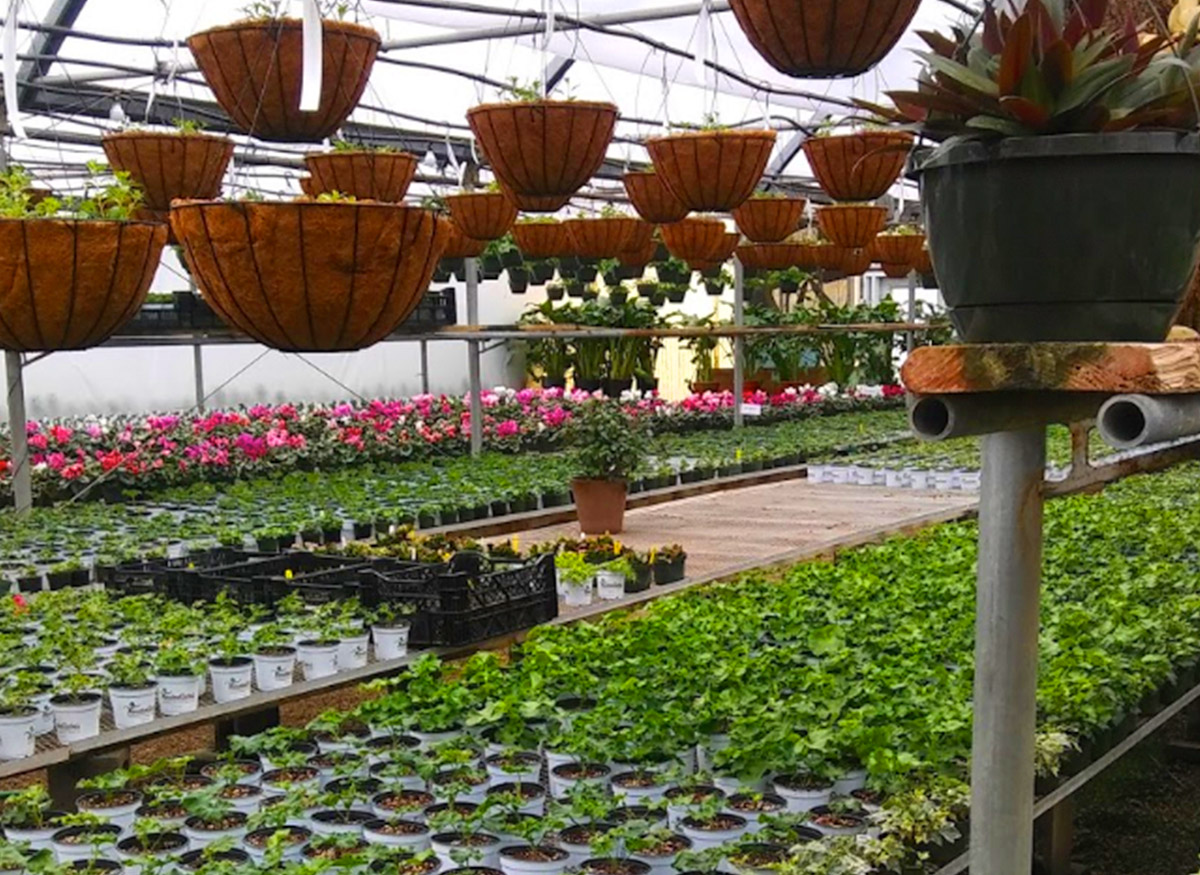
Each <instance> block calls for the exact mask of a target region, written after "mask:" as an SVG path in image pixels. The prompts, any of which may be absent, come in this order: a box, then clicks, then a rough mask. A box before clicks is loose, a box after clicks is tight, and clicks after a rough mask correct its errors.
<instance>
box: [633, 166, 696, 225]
mask: <svg viewBox="0 0 1200 875" xmlns="http://www.w3.org/2000/svg"><path fill="white" fill-rule="evenodd" d="M625 193H626V194H628V195H629V202H630V203H632V204H633V208H634V209H635V210H637V211H638V215H639V216H641V217H642V218H643V219H645V220H646V221H647V222H651V223H653V224H655V225H669V224H670V223H671V222H678V221H679V220H680V219H684V218H686V217H687V214H688V212H689V210H688V208H687V205H686V204H684V203H683V201H681V200H680V199H679V198H677V197H675V195H673V194H672V193H671V189H669V188H667V186H666V184H665V183H664V182H663V181H662V178H661V177H660V176H659V175H658V174H657V173H655V172H654V171H653V170H639V171H635V172H631V173H626V174H625Z"/></svg>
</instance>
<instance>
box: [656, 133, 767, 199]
mask: <svg viewBox="0 0 1200 875" xmlns="http://www.w3.org/2000/svg"><path fill="white" fill-rule="evenodd" d="M774 146H775V132H774V131H743V130H733V129H729V128H724V129H718V130H702V131H685V132H681V133H674V134H668V135H667V136H665V137H651V138H650V139H648V140H647V141H646V149H647V150H648V151H649V152H650V158H651V160H653V161H654V169H655V171H656V172H657V173H658V175H659V176H660V177H662V181H663V182H664V183H665V184H666V186H667V188H669V189H670V190H671V193H672V194H674V195H675V197H676V198H678V199H679V201H680V202H681V203H683V204H684V206H686V207H687V208H688V209H689V210H694V211H696V212H728V211H729V210H732V209H733V208H734V207H737V206H740V205H741V204H742V203H743V202H744V201H745V200H746V199H747V198H748V197H750V195H751V194H753V193H754V189H755V187H756V186H757V185H758V182H759V180H760V179H762V175H763V171H764V170H765V169H766V167H767V161H768V159H770V157H771V149H772V148H774Z"/></svg>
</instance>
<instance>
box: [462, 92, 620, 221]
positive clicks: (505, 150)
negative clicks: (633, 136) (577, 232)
mask: <svg viewBox="0 0 1200 875" xmlns="http://www.w3.org/2000/svg"><path fill="white" fill-rule="evenodd" d="M467 121H468V122H469V123H470V125H471V130H472V131H473V132H474V133H475V139H476V140H477V141H478V143H479V146H480V148H482V149H483V153H484V155H485V156H486V158H487V161H488V163H489V164H490V165H491V167H492V172H493V173H495V174H496V178H497V179H499V180H500V183H501V185H502V186H503V187H504V189H505V190H506V191H507V192H509V193H510V196H511V199H512V201H513V202H514V203H515V204H516V205H517V206H518V207H520V208H521V209H523V210H528V211H531V212H554V211H555V210H558V209H561V208H562V207H563V206H564V205H565V204H566V203H567V201H569V200H570V199H571V195H573V194H575V192H577V191H578V190H579V189H580V188H581V187H582V186H583V185H584V184H586V183H587V181H588V180H589V179H591V177H592V175H593V174H594V173H595V172H596V171H597V170H599V169H600V165H601V164H603V163H604V156H605V154H606V152H607V151H608V144H609V143H610V142H612V135H613V128H614V127H615V125H616V123H617V108H616V107H615V106H613V105H612V104H611V103H589V102H587V101H582V100H534V101H526V102H520V103H485V104H483V105H481V106H476V107H474V108H472V109H470V110H468V111H467Z"/></svg>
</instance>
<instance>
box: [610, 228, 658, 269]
mask: <svg viewBox="0 0 1200 875" xmlns="http://www.w3.org/2000/svg"><path fill="white" fill-rule="evenodd" d="M635 236H636V235H635ZM657 249H658V243H657V242H656V241H655V240H654V238H653V237H651V238H650V239H649V240H647V241H645V242H644V243H642V244H641V245H640V246H638V247H637V248H636V249H625V250H623V251H622V252H619V253H617V260H618V261H620V262H621V264H623V265H625V266H626V267H645V266H646V265H648V264H649V263H650V262H652V261H653V260H654V253H655V250H657Z"/></svg>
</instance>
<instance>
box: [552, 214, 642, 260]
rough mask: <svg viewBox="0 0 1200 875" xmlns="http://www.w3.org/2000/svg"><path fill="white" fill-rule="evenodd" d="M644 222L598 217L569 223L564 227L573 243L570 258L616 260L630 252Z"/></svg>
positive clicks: (567, 221) (617, 217)
mask: <svg viewBox="0 0 1200 875" xmlns="http://www.w3.org/2000/svg"><path fill="white" fill-rule="evenodd" d="M641 224H642V223H641V221H640V220H638V219H635V218H633V217H632V216H599V217H597V218H594V219H567V220H566V221H565V222H563V227H565V228H566V229H567V235H568V236H569V237H570V239H571V254H572V255H578V256H579V257H580V258H616V257H617V255H618V254H620V253H621V252H624V251H625V250H626V249H628V248H629V243H630V241H631V240H632V239H633V235H634V234H635V233H638V232H639V227H640V226H641Z"/></svg>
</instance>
